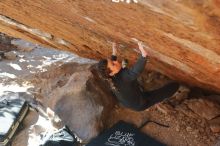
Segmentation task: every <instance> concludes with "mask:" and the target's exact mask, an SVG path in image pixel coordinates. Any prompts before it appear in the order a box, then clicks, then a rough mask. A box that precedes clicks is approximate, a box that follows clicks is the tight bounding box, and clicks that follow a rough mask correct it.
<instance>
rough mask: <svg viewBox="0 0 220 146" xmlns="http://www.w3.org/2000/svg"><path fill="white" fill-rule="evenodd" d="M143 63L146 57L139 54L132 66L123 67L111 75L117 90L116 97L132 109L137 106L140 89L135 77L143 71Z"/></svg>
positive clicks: (139, 98)
mask: <svg viewBox="0 0 220 146" xmlns="http://www.w3.org/2000/svg"><path fill="white" fill-rule="evenodd" d="M145 64H146V58H145V57H142V56H141V57H139V59H138V60H137V62H136V63H135V64H134V66H133V67H132V68H130V69H128V68H123V69H121V70H120V71H119V72H118V73H117V74H116V75H115V76H113V77H112V81H113V83H114V85H115V86H116V88H117V90H118V93H117V95H116V97H117V99H118V100H119V102H120V103H121V104H122V105H124V106H126V107H129V108H133V109H138V108H139V106H140V104H141V99H142V91H141V88H140V85H139V84H138V81H137V77H138V76H139V75H140V73H141V72H143V70H144V67H145Z"/></svg>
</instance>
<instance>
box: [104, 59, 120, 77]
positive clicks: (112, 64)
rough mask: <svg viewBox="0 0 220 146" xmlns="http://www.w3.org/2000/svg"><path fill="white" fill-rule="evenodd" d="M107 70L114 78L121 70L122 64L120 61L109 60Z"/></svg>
mask: <svg viewBox="0 0 220 146" xmlns="http://www.w3.org/2000/svg"><path fill="white" fill-rule="evenodd" d="M107 68H108V69H109V70H110V73H109V75H110V76H114V75H115V74H117V73H118V72H119V71H120V70H121V64H120V63H119V62H118V61H112V60H110V59H108V64H107Z"/></svg>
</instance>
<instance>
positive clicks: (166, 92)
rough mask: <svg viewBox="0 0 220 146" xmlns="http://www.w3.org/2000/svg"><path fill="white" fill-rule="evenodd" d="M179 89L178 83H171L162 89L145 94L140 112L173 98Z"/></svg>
mask: <svg viewBox="0 0 220 146" xmlns="http://www.w3.org/2000/svg"><path fill="white" fill-rule="evenodd" d="M178 88H179V84H178V83H169V84H167V85H165V86H163V87H162V88H159V89H156V90H153V91H149V92H143V96H142V99H141V104H140V107H139V108H138V110H140V111H141V110H145V109H147V108H149V107H151V106H153V105H154V104H156V103H158V102H161V101H163V100H164V99H166V98H169V97H171V96H172V95H173V94H174V93H175V92H176V91H177V90H178Z"/></svg>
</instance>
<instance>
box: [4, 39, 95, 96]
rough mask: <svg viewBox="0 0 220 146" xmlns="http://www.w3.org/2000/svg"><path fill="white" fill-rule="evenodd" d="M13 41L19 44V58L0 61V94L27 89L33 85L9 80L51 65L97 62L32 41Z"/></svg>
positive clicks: (40, 70) (42, 69)
mask: <svg viewBox="0 0 220 146" xmlns="http://www.w3.org/2000/svg"><path fill="white" fill-rule="evenodd" d="M11 43H12V44H13V45H15V46H17V48H18V49H17V51H15V52H16V54H17V56H18V57H17V58H16V59H15V60H6V59H5V60H3V61H0V89H1V90H0V95H1V94H3V93H4V92H6V91H9V90H10V91H13V90H14V91H16V92H19V89H20V90H21V92H23V91H24V88H25V91H27V88H31V87H32V86H20V85H18V84H16V83H15V82H12V83H10V82H8V80H10V79H13V81H16V80H17V79H19V78H24V77H25V76H27V75H31V74H35V73H39V72H45V71H47V69H48V68H49V67H51V66H60V65H62V64H64V63H67V62H77V63H82V64H84V63H95V61H94V60H90V59H85V58H81V57H79V56H77V55H74V54H72V53H70V52H65V51H59V50H55V49H49V48H45V47H42V46H39V45H36V44H32V43H30V42H27V41H24V40H21V39H14V40H12V41H11Z"/></svg>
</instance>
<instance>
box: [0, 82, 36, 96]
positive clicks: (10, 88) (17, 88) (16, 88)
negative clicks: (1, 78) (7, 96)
mask: <svg viewBox="0 0 220 146" xmlns="http://www.w3.org/2000/svg"><path fill="white" fill-rule="evenodd" d="M29 88H33V86H32V85H30V84H28V83H25V82H24V83H22V85H19V84H17V83H15V82H12V83H10V84H9V85H5V84H3V83H0V89H1V90H0V96H1V95H4V93H5V92H27V91H28V89H29Z"/></svg>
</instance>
